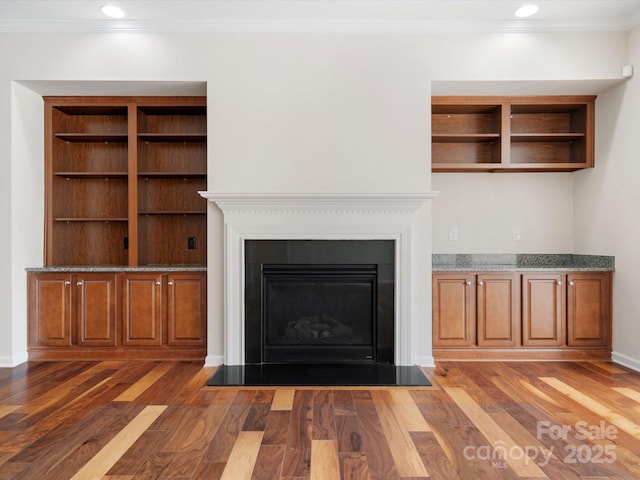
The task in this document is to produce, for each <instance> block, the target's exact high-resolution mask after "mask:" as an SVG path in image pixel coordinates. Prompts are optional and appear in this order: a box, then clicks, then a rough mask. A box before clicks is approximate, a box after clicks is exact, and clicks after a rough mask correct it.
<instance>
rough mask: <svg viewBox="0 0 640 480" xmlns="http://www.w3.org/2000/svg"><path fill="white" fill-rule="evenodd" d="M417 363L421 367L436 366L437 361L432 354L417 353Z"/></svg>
mask: <svg viewBox="0 0 640 480" xmlns="http://www.w3.org/2000/svg"><path fill="white" fill-rule="evenodd" d="M415 360H416V365H418V366H420V367H435V366H436V364H435V361H434V360H433V357H432V356H431V355H417V356H416V357H415Z"/></svg>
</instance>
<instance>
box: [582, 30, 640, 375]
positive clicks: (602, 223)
mask: <svg viewBox="0 0 640 480" xmlns="http://www.w3.org/2000/svg"><path fill="white" fill-rule="evenodd" d="M628 63H629V64H632V65H634V66H635V67H636V76H635V77H633V78H631V79H630V80H628V81H626V82H625V83H624V84H622V85H620V86H617V87H614V88H612V89H610V90H609V91H607V92H605V93H603V94H601V95H600V97H599V98H598V101H597V104H596V159H597V162H598V164H597V168H595V169H594V170H591V171H584V172H581V173H579V174H578V175H576V181H575V209H576V215H575V245H576V251H577V252H578V253H600V254H609V255H615V256H616V273H615V276H614V286H613V350H614V354H613V357H614V360H616V361H618V362H620V363H623V364H626V365H627V366H630V367H633V368H635V369H636V370H640V347H639V346H638V339H640V296H638V294H637V292H636V291H635V286H636V285H638V284H640V249H639V248H638V239H639V238H640V209H639V207H640V187H639V179H640V161H639V158H638V152H640V136H639V135H638V125H640V79H638V76H637V75H638V69H640V29H636V30H634V31H633V32H632V34H631V35H630V37H629V56H628Z"/></svg>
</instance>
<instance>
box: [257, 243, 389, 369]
mask: <svg viewBox="0 0 640 480" xmlns="http://www.w3.org/2000/svg"><path fill="white" fill-rule="evenodd" d="M394 257H395V249H394V242H393V241H392V240H247V241H246V242H245V282H246V283H245V293H246V297H245V322H246V325H245V327H246V328H245V362H246V363H247V364H270V363H274V364H275V363H297V364H300V363H302V364H304V363H324V364H327V363H332V364H340V363H342V364H344V363H384V364H393V358H394V352H393V345H394Z"/></svg>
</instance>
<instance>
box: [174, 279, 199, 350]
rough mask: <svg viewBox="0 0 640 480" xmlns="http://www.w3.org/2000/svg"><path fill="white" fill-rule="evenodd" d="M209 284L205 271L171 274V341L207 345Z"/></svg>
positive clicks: (185, 344)
mask: <svg viewBox="0 0 640 480" xmlns="http://www.w3.org/2000/svg"><path fill="white" fill-rule="evenodd" d="M206 297H207V285H206V275H205V274H198V273H195V274H188V273H185V274H171V275H169V277H168V281H167V323H168V325H167V327H168V328H167V333H168V344H169V345H176V346H180V345H181V346H204V345H205V342H206V337H207V335H206V328H207V309H206Z"/></svg>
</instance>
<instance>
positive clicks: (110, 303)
mask: <svg viewBox="0 0 640 480" xmlns="http://www.w3.org/2000/svg"><path fill="white" fill-rule="evenodd" d="M117 290H118V289H117V277H116V275H115V274H113V273H83V274H69V273H42V274H31V275H29V345H30V346H31V347H69V346H72V345H78V346H84V347H89V346H93V347H105V346H106V347H109V346H115V345H116V344H117V328H116V325H117V320H118V314H117V307H118V300H117Z"/></svg>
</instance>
